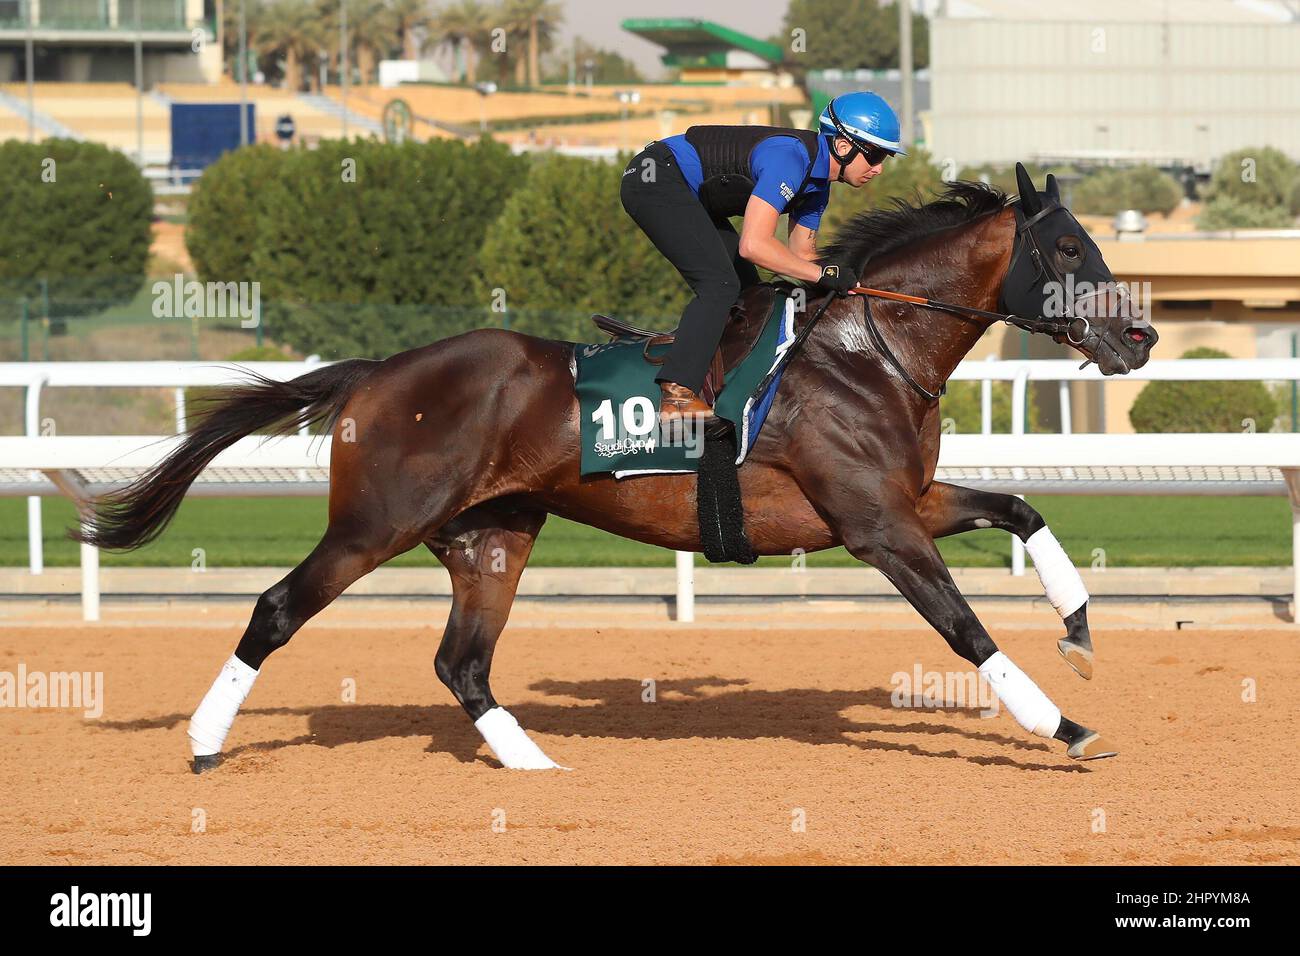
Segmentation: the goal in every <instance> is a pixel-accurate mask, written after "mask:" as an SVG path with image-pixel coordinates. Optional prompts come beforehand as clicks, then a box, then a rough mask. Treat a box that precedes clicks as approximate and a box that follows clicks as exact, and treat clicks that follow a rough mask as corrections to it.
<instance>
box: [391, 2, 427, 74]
mask: <svg viewBox="0 0 1300 956" xmlns="http://www.w3.org/2000/svg"><path fill="white" fill-rule="evenodd" d="M391 3H392V16H393V20H392V22H393V25H394V26H395V27H396V28H397V37H398V41H399V43H400V44H401V49H402V55H403V56H404V57H405V58H406V59H408V60H418V59H419V58H420V34H421V33H422V32H423V31H425V30H427V29H428V27H429V20H430V17H429V7H428V2H427V0H391Z"/></svg>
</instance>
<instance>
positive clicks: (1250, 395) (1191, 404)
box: [1128, 348, 1278, 432]
mask: <svg viewBox="0 0 1300 956" xmlns="http://www.w3.org/2000/svg"><path fill="white" fill-rule="evenodd" d="M1228 357H1229V356H1228V353H1227V352H1221V351H1219V350H1218V349H1211V348H1195V349H1191V350H1189V351H1187V352H1184V353H1183V355H1182V358H1185V359H1222V358H1228ZM1277 414H1278V406H1277V399H1275V398H1274V397H1273V395H1272V393H1271V392H1269V390H1268V388H1267V387H1266V386H1265V385H1264V383H1263V382H1150V383H1148V384H1147V385H1146V387H1144V388H1143V389H1142V391H1141V392H1139V393H1138V397H1137V399H1136V400H1134V402H1133V405H1132V406H1131V407H1130V408H1129V412H1128V417H1129V421H1130V422H1132V423H1133V429H1134V430H1135V431H1138V432H1240V431H1242V430H1243V429H1246V428H1253V429H1254V430H1256V431H1261V432H1266V431H1269V430H1270V429H1271V428H1272V427H1273V420H1274V419H1275V418H1276V417H1277Z"/></svg>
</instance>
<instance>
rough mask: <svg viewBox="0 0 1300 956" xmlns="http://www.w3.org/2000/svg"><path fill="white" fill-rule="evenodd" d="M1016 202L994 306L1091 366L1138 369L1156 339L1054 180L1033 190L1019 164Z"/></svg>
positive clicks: (1117, 371)
mask: <svg viewBox="0 0 1300 956" xmlns="http://www.w3.org/2000/svg"><path fill="white" fill-rule="evenodd" d="M1016 183H1017V185H1018V186H1019V191H1020V201H1019V203H1018V204H1017V206H1016V207H1015V216H1016V238H1015V247H1014V250H1013V252H1012V254H1011V265H1010V267H1009V268H1008V269H1007V276H1006V279H1005V280H1003V283H1002V297H1001V301H1000V303H999V308H1000V309H1002V310H1003V311H1005V312H1008V313H1010V314H1014V315H1016V316H1019V317H1021V318H1023V319H1029V320H1031V321H1035V320H1036V325H1037V327H1036V328H1035V331H1045V332H1048V333H1049V334H1051V335H1052V337H1053V338H1054V339H1056V341H1058V342H1062V343H1068V344H1069V345H1071V346H1072V347H1074V348H1075V349H1077V350H1078V351H1079V352H1081V353H1083V354H1084V355H1085V356H1086V357H1087V358H1088V359H1089V360H1090V361H1093V362H1096V363H1097V367H1098V368H1099V369H1100V370H1101V372H1102V374H1103V375H1117V374H1118V375H1122V374H1124V373H1125V372H1130V371H1132V370H1133V369H1135V368H1141V367H1142V366H1143V365H1145V364H1146V363H1147V359H1149V358H1150V357H1151V347H1152V346H1154V345H1155V344H1156V340H1157V338H1158V336H1157V335H1156V331H1155V329H1153V328H1152V327H1151V323H1150V321H1148V319H1147V317H1146V316H1145V314H1144V313H1143V312H1142V310H1141V306H1140V304H1139V303H1137V302H1135V300H1134V299H1133V298H1132V297H1131V296H1130V295H1129V293H1128V290H1127V289H1126V288H1125V287H1124V286H1122V285H1120V284H1119V283H1117V282H1116V281H1115V276H1114V275H1112V274H1111V271H1110V268H1109V267H1108V266H1107V265H1106V262H1105V260H1104V259H1103V258H1102V255H1101V250H1100V249H1098V248H1097V244H1096V243H1095V242H1093V241H1092V237H1091V236H1089V235H1088V231H1087V230H1086V229H1084V228H1083V226H1081V225H1079V221H1078V220H1077V219H1075V218H1074V215H1073V213H1071V212H1070V210H1068V209H1067V208H1065V206H1063V205H1061V195H1060V190H1059V189H1058V188H1057V184H1056V177H1055V176H1052V175H1050V174H1049V175H1048V177H1047V191H1046V192H1042V193H1040V192H1038V191H1037V190H1036V189H1035V188H1034V184H1033V181H1032V180H1031V179H1030V178H1029V174H1028V173H1027V172H1026V171H1025V167H1024V166H1022V165H1020V164H1019V163H1017V164H1016Z"/></svg>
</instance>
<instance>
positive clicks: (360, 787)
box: [0, 615, 1300, 864]
mask: <svg viewBox="0 0 1300 956" xmlns="http://www.w3.org/2000/svg"><path fill="white" fill-rule="evenodd" d="M616 617H617V615H612V616H611V619H616ZM238 633H239V628H237V627H230V628H225V627H215V628H214V627H204V628H194V629H191V630H186V629H185V628H184V627H176V628H161V627H157V628H154V627H150V628H135V629H132V628H127V627H116V626H105V627H99V628H61V627H8V628H5V629H3V630H0V670H4V671H9V672H15V671H16V670H17V667H18V665H19V663H20V662H21V663H23V664H25V665H26V668H27V670H28V671H29V672H31V671H38V670H40V671H61V670H102V671H103V672H104V675H105V700H106V703H105V710H104V715H103V716H102V717H101V718H99V719H97V720H86V719H84V718H83V717H82V715H81V713H80V711H69V710H32V709H8V708H6V709H3V710H0V759H2V760H3V778H4V781H5V782H4V787H3V789H4V791H5V793H4V798H3V800H2V801H0V863H25V864H31V863H53V864H66V863H311V864H320V863H368V864H369V863H633V864H647V863H682V862H685V863H725V862H744V863H893V864H902V863H952V864H987V863H1210V862H1215V863H1297V862H1300V809H1298V806H1297V804H1298V803H1300V801H1297V799H1296V796H1297V788H1298V786H1300V784H1298V782H1297V778H1298V776H1300V775H1298V774H1297V771H1296V769H1295V758H1294V752H1293V751H1294V745H1293V739H1294V727H1295V726H1296V722H1297V717H1298V716H1300V703H1298V702H1297V696H1296V694H1295V688H1296V686H1297V678H1300V653H1297V650H1296V645H1295V638H1294V636H1293V635H1291V634H1289V633H1286V632H1279V631H1256V632H1251V631H1241V632H1231V631H1216V632H1209V631H1199V632H1197V631H1182V632H1171V631H1158V632H1157V631H1149V632H1137V631H1109V632H1105V633H1101V634H1099V635H1098V636H1097V639H1098V645H1099V658H1098V671H1097V678H1096V679H1095V680H1094V681H1093V682H1092V683H1086V682H1084V681H1082V680H1080V679H1079V678H1077V677H1076V676H1074V674H1073V673H1072V672H1070V671H1069V669H1068V668H1067V667H1066V665H1065V664H1064V663H1063V662H1062V661H1061V660H1060V659H1059V657H1058V656H1057V654H1056V650H1055V638H1056V636H1058V635H1057V632H1056V631H1054V630H1042V631H1025V630H1016V631H998V630H996V629H995V637H997V638H998V639H999V640H1000V643H1001V645H1002V647H1003V649H1004V650H1006V651H1007V652H1008V653H1009V654H1010V655H1011V656H1012V657H1013V659H1015V660H1016V661H1017V662H1018V663H1020V664H1021V666H1022V667H1024V668H1025V670H1026V671H1028V672H1029V673H1030V674H1031V675H1033V676H1034V677H1036V678H1037V680H1038V681H1039V683H1040V684H1041V685H1042V686H1043V688H1044V689H1045V690H1046V691H1047V692H1048V693H1049V694H1050V695H1051V696H1052V697H1053V698H1054V699H1055V700H1056V701H1057V703H1058V704H1060V706H1061V708H1062V710H1063V711H1064V712H1065V713H1066V714H1067V715H1069V716H1071V717H1073V718H1074V719H1075V720H1078V721H1080V722H1081V723H1084V724H1087V725H1089V726H1092V727H1094V728H1096V729H1099V730H1101V731H1102V732H1103V733H1104V734H1106V736H1107V737H1108V739H1110V740H1111V742H1112V743H1113V744H1115V745H1116V746H1118V748H1119V749H1120V751H1121V753H1120V756H1119V757H1118V758H1116V759H1113V760H1107V761H1099V762H1096V763H1092V764H1086V765H1080V764H1076V763H1074V762H1072V761H1070V760H1069V759H1067V758H1066V757H1065V756H1064V753H1063V747H1062V746H1061V745H1059V744H1055V743H1054V742H1053V743H1051V744H1049V743H1047V742H1044V741H1041V740H1039V739H1037V738H1033V737H1030V736H1028V735H1026V734H1025V733H1023V732H1022V731H1021V730H1020V728H1019V727H1018V726H1016V724H1015V723H1014V721H1013V720H1012V719H1011V718H1010V717H1009V716H1008V715H1006V714H1002V715H999V716H996V717H992V718H982V717H980V716H979V712H978V705H974V706H972V707H969V708H953V709H943V710H935V709H925V708H902V709H900V708H896V707H894V706H892V704H891V699H890V691H891V686H890V678H891V675H892V674H894V673H895V672H898V671H905V672H909V673H910V672H912V670H913V668H914V667H915V666H916V665H917V664H918V663H919V664H920V666H921V667H922V669H923V670H941V671H946V670H949V669H955V668H957V667H958V665H960V663H961V662H959V661H957V660H956V659H955V658H954V657H953V656H952V655H951V654H950V653H949V652H948V650H947V648H946V647H945V646H944V645H943V644H942V642H941V641H940V639H939V638H938V637H937V636H935V635H933V634H928V633H925V632H922V631H918V630H898V631H882V630H878V629H876V628H873V627H871V626H869V625H867V626H864V627H863V628H862V630H861V631H853V630H848V629H834V630H833V629H819V630H803V629H801V630H776V629H773V630H763V631H745V630H740V629H734V628H711V627H709V626H708V624H702V625H700V626H698V627H695V628H689V629H681V630H678V629H673V630H671V631H669V630H667V629H664V630H659V629H656V628H644V627H643V628H637V629H628V630H620V629H606V628H600V629H599V630H596V629H591V628H585V627H583V628H579V629H563V628H545V627H542V628H527V627H512V628H510V629H509V630H508V631H507V633H506V635H505V637H504V638H503V639H502V644H501V645H500V647H499V649H498V654H497V659H496V666H495V672H494V689H495V690H496V693H497V696H498V698H499V699H500V700H501V701H502V703H503V704H505V705H506V706H508V707H510V708H511V710H512V711H513V712H514V713H515V714H516V715H517V716H518V718H519V720H520V722H521V723H522V724H523V725H524V727H526V728H527V729H528V730H529V731H531V732H532V734H533V735H534V737H535V739H537V740H538V742H539V743H540V744H541V745H542V747H543V748H544V749H545V750H546V751H547V752H548V753H549V754H550V755H551V756H552V757H554V758H555V759H556V760H557V761H559V762H560V763H562V764H565V765H567V766H570V767H573V768H575V769H574V770H573V771H572V772H569V773H542V774H536V773H524V772H512V771H506V770H502V769H499V767H498V766H497V765H496V763H495V761H494V760H493V759H492V758H491V757H489V756H487V753H488V751H487V749H486V747H484V746H483V745H482V744H481V741H480V739H479V737H478V735H477V734H476V733H475V731H474V729H473V727H472V726H471V725H470V723H469V721H468V720H467V719H466V718H465V717H464V715H463V714H462V712H461V711H460V709H459V707H458V706H456V704H455V702H454V701H453V700H452V698H451V696H450V694H449V693H447V692H446V691H445V690H444V689H443V688H442V686H441V685H440V684H438V683H437V682H436V679H435V678H434V674H433V668H432V658H433V653H434V649H435V647H436V640H437V635H438V634H439V633H440V626H439V627H438V628H433V627H426V628H409V627H404V628H394V629H390V630H361V631H358V630H353V629H347V628H327V627H313V626H311V625H309V626H308V627H307V628H306V629H305V630H304V631H303V633H301V634H300V635H299V636H298V637H296V638H295V639H294V641H293V643H292V644H290V646H289V647H288V648H286V649H284V650H282V651H280V652H279V653H277V654H276V655H275V656H274V657H272V658H271V660H270V661H269V662H268V664H267V667H266V668H265V670H264V672H263V674H262V676H261V678H260V680H259V682H258V685H257V687H256V688H255V689H254V691H253V694H252V697H251V698H250V699H249V702H248V704H247V705H246V708H245V710H244V712H243V713H242V715H241V717H240V718H239V720H238V721H237V722H236V724H235V728H234V730H233V732H232V734H231V737H230V741H229V744H228V750H229V751H230V753H231V755H230V757H229V759H228V760H227V761H226V763H225V764H224V765H223V766H221V767H220V768H218V769H217V770H216V771H215V772H213V773H210V774H206V775H204V776H203V777H195V776H193V775H192V774H190V773H189V771H188V767H187V762H186V756H187V754H188V747H187V740H186V737H185V727H186V723H187V721H188V718H189V714H190V712H191V711H192V709H193V708H194V706H195V704H196V703H197V701H198V700H199V698H200V697H201V696H202V695H203V693H204V691H205V690H206V689H207V687H208V685H209V683H210V682H211V680H212V678H213V676H214V675H215V674H216V671H217V668H218V667H219V665H220V663H221V662H222V661H223V660H224V659H225V658H226V656H227V655H228V654H229V653H230V650H231V648H232V647H233V646H234V643H235V641H236V639H237V637H238ZM346 678H353V679H355V681H356V702H355V703H344V702H342V699H341V695H342V688H343V682H344V680H345V679H346ZM1244 678H1253V679H1254V680H1255V682H1256V686H1257V694H1258V700H1257V702H1255V703H1245V702H1243V701H1242V681H1243V679H1244ZM648 679H653V680H655V681H656V682H657V683H656V691H657V701H656V702H654V703H646V702H643V700H642V696H643V685H642V681H643V680H648ZM799 810H802V811H803V814H804V815H805V819H806V832H793V831H794V829H795V827H792V823H794V822H797V818H798V811H799ZM196 811H201V815H202V816H203V817H204V818H205V823H206V827H205V832H200V833H194V832H192V829H193V821H194V820H195V819H196V816H198V815H200V814H199V813H196ZM494 811H495V816H494ZM1098 811H1101V812H1104V825H1105V830H1104V832H1093V831H1094V828H1095V827H1096V826H1097V823H1098V821H1099V820H1100V816H1099V814H1098ZM502 816H504V825H505V826H504V832H495V831H494V827H493V824H494V819H495V821H496V823H497V824H498V828H499V826H500V823H501V820H502Z"/></svg>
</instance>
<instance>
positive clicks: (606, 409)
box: [575, 293, 792, 477]
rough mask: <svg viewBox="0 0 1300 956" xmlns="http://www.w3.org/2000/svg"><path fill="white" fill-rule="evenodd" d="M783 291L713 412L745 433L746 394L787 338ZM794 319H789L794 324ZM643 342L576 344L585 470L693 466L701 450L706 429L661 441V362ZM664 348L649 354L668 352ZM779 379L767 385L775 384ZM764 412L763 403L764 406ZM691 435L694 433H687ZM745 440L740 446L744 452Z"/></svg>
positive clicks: (619, 472) (621, 472)
mask: <svg viewBox="0 0 1300 956" xmlns="http://www.w3.org/2000/svg"><path fill="white" fill-rule="evenodd" d="M787 299H788V296H787V295H785V294H784V293H778V294H777V295H775V296H774V297H773V300H772V307H771V311H770V312H769V313H768V316H767V319H766V321H765V322H764V324H763V330H762V332H761V333H760V334H759V337H758V340H757V341H756V342H755V343H754V347H753V349H752V350H750V353H749V355H747V356H746V357H745V358H744V360H743V361H741V363H740V364H739V365H737V366H736V367H735V368H733V369H732V370H731V371H730V372H728V373H727V374H726V376H725V377H724V379H723V387H722V391H721V393H720V394H719V395H718V399H717V402H716V403H715V404H714V407H713V413H714V414H715V415H716V416H717V417H718V418H721V419H725V420H726V421H728V422H731V423H732V424H733V425H735V426H736V429H737V434H738V435H740V434H741V433H742V432H743V433H744V434H745V437H746V438H748V437H749V435H748V428H747V426H748V425H749V424H752V418H751V421H750V422H747V421H746V416H747V415H749V414H750V413H751V406H752V405H753V403H752V402H751V398H753V397H754V390H755V389H757V388H758V386H759V384H760V383H761V382H762V381H763V379H764V377H765V376H766V375H767V373H768V372H769V371H770V370H771V369H772V367H773V365H774V364H775V362H776V360H777V358H778V357H779V351H778V350H779V349H781V348H782V347H783V345H784V344H786V343H788V339H789V336H788V335H783V327H784V326H785V325H786V324H787V317H786V301H787ZM790 324H792V321H791V323H790ZM644 348H645V340H644V339H634V338H618V339H615V340H614V341H612V342H607V343H604V344H601V345H579V346H576V347H575V354H576V361H577V372H578V374H577V386H576V388H577V393H578V402H579V415H580V419H579V420H580V423H581V432H582V474H583V475H584V476H586V475H598V474H610V473H613V474H614V475H615V476H617V477H628V476H631V475H636V474H662V473H665V472H692V471H698V470H699V465H700V458H701V456H702V455H703V453H704V430H703V429H702V428H696V429H690V430H688V436H687V441H686V443H684V444H677V445H665V444H663V443H662V442H661V440H660V439H661V436H660V434H659V399H660V390H659V385H658V383H657V382H656V381H655V375H657V374H658V372H659V368H660V366H658V365H651V364H650V363H649V362H647V361H646V360H645V356H644V354H643V350H644ZM668 348H669V346H662V347H660V348H659V349H657V350H655V351H652V353H651V354H656V351H657V353H658V354H666V353H667V350H668ZM775 385H776V382H773V383H772V386H773V388H774V387H775ZM764 411H766V408H764ZM692 433H693V434H692ZM749 444H750V442H749V441H744V442H742V443H740V447H742V449H744V450H745V451H747V450H748V445H749Z"/></svg>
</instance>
